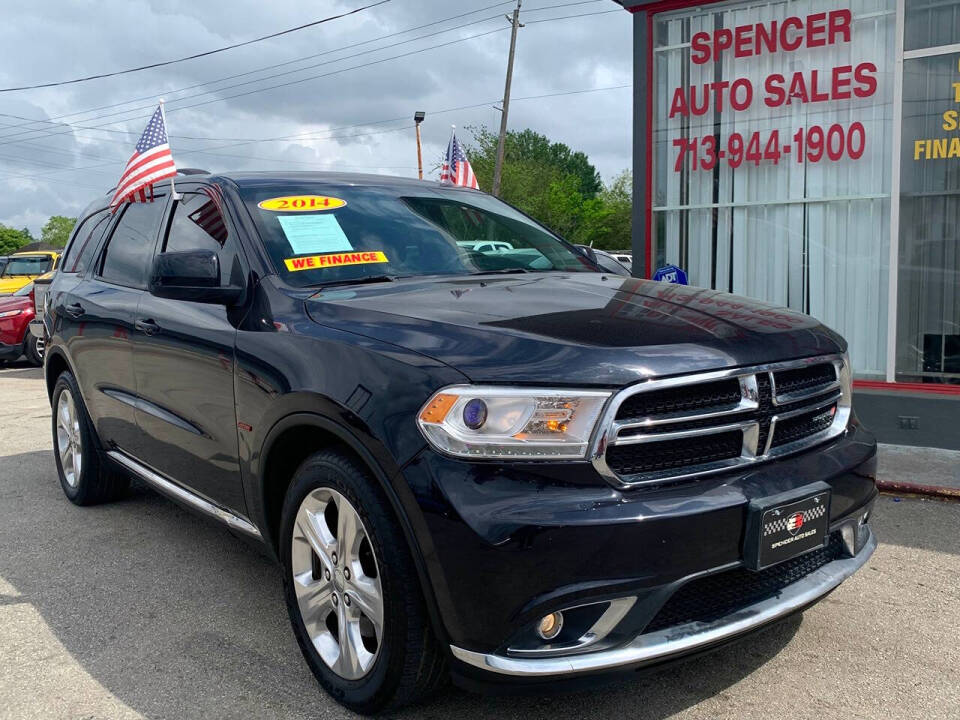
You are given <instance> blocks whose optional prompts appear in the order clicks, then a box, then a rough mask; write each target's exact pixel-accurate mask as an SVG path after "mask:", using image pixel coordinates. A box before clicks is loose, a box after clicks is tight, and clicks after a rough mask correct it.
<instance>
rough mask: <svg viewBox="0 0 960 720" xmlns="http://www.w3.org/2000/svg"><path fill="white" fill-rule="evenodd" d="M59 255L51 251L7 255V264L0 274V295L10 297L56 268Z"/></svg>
mask: <svg viewBox="0 0 960 720" xmlns="http://www.w3.org/2000/svg"><path fill="white" fill-rule="evenodd" d="M59 257H60V253H58V252H56V251H53V250H36V251H31V252H19V253H14V254H12V255H9V256H8V258H7V264H6V266H4V268H3V271H2V272H0V295H11V294H13V293H15V292H16V291H17V290H19V289H20V288H22V287H23V286H24V285H26V284H28V283H29V282H30V281H31V280H33V279H35V278H38V277H40V276H41V275H43V274H44V273H47V272H50V271H51V270H53V269H54V268H55V267H56V266H57V258H59Z"/></svg>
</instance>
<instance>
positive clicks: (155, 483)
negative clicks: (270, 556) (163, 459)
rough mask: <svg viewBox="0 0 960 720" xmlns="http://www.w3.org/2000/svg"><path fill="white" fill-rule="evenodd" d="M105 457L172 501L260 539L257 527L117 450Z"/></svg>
mask: <svg viewBox="0 0 960 720" xmlns="http://www.w3.org/2000/svg"><path fill="white" fill-rule="evenodd" d="M107 455H108V456H109V457H110V458H111V459H112V460H115V461H116V462H118V463H120V464H121V465H123V467H125V468H127V470H129V471H130V472H132V473H133V474H134V475H136V476H137V477H138V478H140V479H141V480H143V481H144V482H145V483H147V484H148V485H150V486H152V487H153V488H155V489H156V490H159V491H160V492H161V493H163V494H164V495H166V496H167V497H170V498H172V499H174V500H179V501H180V502H182V503H185V504H186V505H189V506H190V507H192V508H194V509H196V510H199V511H200V512H202V513H205V514H207V515H210V516H211V517H215V518H216V519H217V520H219V521H220V522H223V523H226V524H227V525H229V526H230V527H232V528H234V529H236V530H240V531H241V532H244V533H246V534H247V535H251V536H253V537H255V538H257V539H262V536H261V535H260V531H259V530H258V529H257V527H256V526H255V525H254V524H253V523H252V522H250V521H249V520H247V519H246V518H244V517H240V516H239V515H236V514H234V513H232V512H230V511H229V510H227V509H226V508H222V507H220V506H219V505H214V504H213V503H212V502H210V501H209V500H207V499H205V498H202V497H200V496H199V495H197V494H195V493H193V492H191V491H190V490H187V489H186V488H185V487H183V486H181V485H177V484H176V483H175V482H172V481H170V480H167V479H166V478H165V477H163V476H162V475H159V474H158V473H156V472H154V471H153V470H151V469H150V468H148V467H147V466H146V465H143V464H141V463H139V462H138V461H136V460H134V459H133V458H132V457H130V456H129V455H125V454H124V453H122V452H119V451H118V450H110V451H108V452H107Z"/></svg>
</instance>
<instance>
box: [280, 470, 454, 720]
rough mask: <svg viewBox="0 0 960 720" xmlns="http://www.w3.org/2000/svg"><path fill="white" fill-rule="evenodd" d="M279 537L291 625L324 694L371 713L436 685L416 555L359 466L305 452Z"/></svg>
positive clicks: (436, 658) (439, 668) (439, 674)
mask: <svg viewBox="0 0 960 720" xmlns="http://www.w3.org/2000/svg"><path fill="white" fill-rule="evenodd" d="M281 543H282V544H281V556H282V560H283V565H284V592H285V596H286V601H287V610H288V612H289V614H290V621H291V623H292V624H293V630H294V633H295V635H296V637H297V642H298V643H299V644H300V649H301V650H302V652H303V655H304V657H305V658H306V660H307V663H308V664H309V666H310V669H311V670H312V671H313V673H314V675H316V677H317V679H318V680H319V682H320V684H321V685H322V686H323V687H324V689H325V690H326V691H327V692H328V693H329V694H330V695H332V696H333V697H334V698H335V699H336V700H337V701H338V702H340V703H342V704H343V705H345V706H347V707H348V708H350V709H351V710H354V711H356V712H360V713H375V712H380V711H383V710H385V709H388V708H396V707H400V706H401V705H406V704H408V703H411V702H415V701H417V700H419V699H421V698H422V697H424V696H425V695H426V694H428V693H430V692H432V691H433V690H435V689H436V688H437V687H438V686H439V685H440V683H441V682H442V681H443V679H444V678H445V677H446V666H445V660H444V657H443V655H442V653H441V651H440V647H439V643H438V642H437V640H436V638H435V637H434V635H433V631H432V629H431V627H430V624H429V621H428V618H427V612H426V607H425V605H424V601H423V597H422V595H421V592H420V583H419V580H418V578H417V574H416V570H415V568H414V565H413V559H412V558H411V556H410V552H409V550H408V549H407V545H406V540H405V539H404V537H403V533H402V532H401V531H400V528H399V526H398V524H397V521H396V519H395V518H394V517H393V515H392V511H391V508H390V506H389V504H388V503H387V500H386V498H385V497H384V496H383V493H382V492H381V490H380V488H379V487H378V486H377V485H376V480H375V479H374V478H372V477H370V475H369V473H368V472H367V471H366V469H365V468H364V467H362V466H361V465H360V464H359V463H358V462H357V461H355V460H354V459H353V458H351V457H349V456H347V455H344V454H341V453H338V452H335V451H324V452H320V453H317V454H315V455H313V456H311V457H310V458H308V459H307V460H306V461H305V462H304V463H303V465H301V466H300V468H299V469H298V470H297V472H296V475H295V476H294V479H293V482H292V483H291V485H290V488H289V490H288V491H287V496H286V500H285V502H284V508H283V524H282V529H281ZM388 549H389V551H388Z"/></svg>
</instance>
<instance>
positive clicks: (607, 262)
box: [597, 253, 629, 275]
mask: <svg viewBox="0 0 960 720" xmlns="http://www.w3.org/2000/svg"><path fill="white" fill-rule="evenodd" d="M597 265H599V266H600V267H602V268H603V269H604V270H606V271H607V272H612V273H616V274H617V275H628V274H629V272H628V270H627V268H625V267H624V266H623V265H621V264H620V263H618V262H617V261H616V260H614V259H613V258H612V257H609V256H608V255H604V254H602V253H597Z"/></svg>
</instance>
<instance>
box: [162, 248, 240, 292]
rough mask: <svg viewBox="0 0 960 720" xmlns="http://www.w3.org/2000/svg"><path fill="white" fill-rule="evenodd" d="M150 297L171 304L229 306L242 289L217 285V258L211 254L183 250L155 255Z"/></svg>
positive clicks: (218, 262) (218, 275) (218, 278)
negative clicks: (161, 299)
mask: <svg viewBox="0 0 960 720" xmlns="http://www.w3.org/2000/svg"><path fill="white" fill-rule="evenodd" d="M150 293H151V294H152V295H155V296H157V297H162V298H168V299H170V300H189V301H191V302H200V303H209V304H212V305H232V304H233V303H235V302H236V301H237V300H239V299H240V296H241V295H242V294H243V288H242V287H236V286H231V285H227V286H223V285H221V284H220V258H218V257H217V254H216V253H215V252H213V251H212V250H186V251H184V252H169V253H161V254H160V255H157V256H156V257H155V258H154V260H153V272H152V273H151V275H150Z"/></svg>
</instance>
